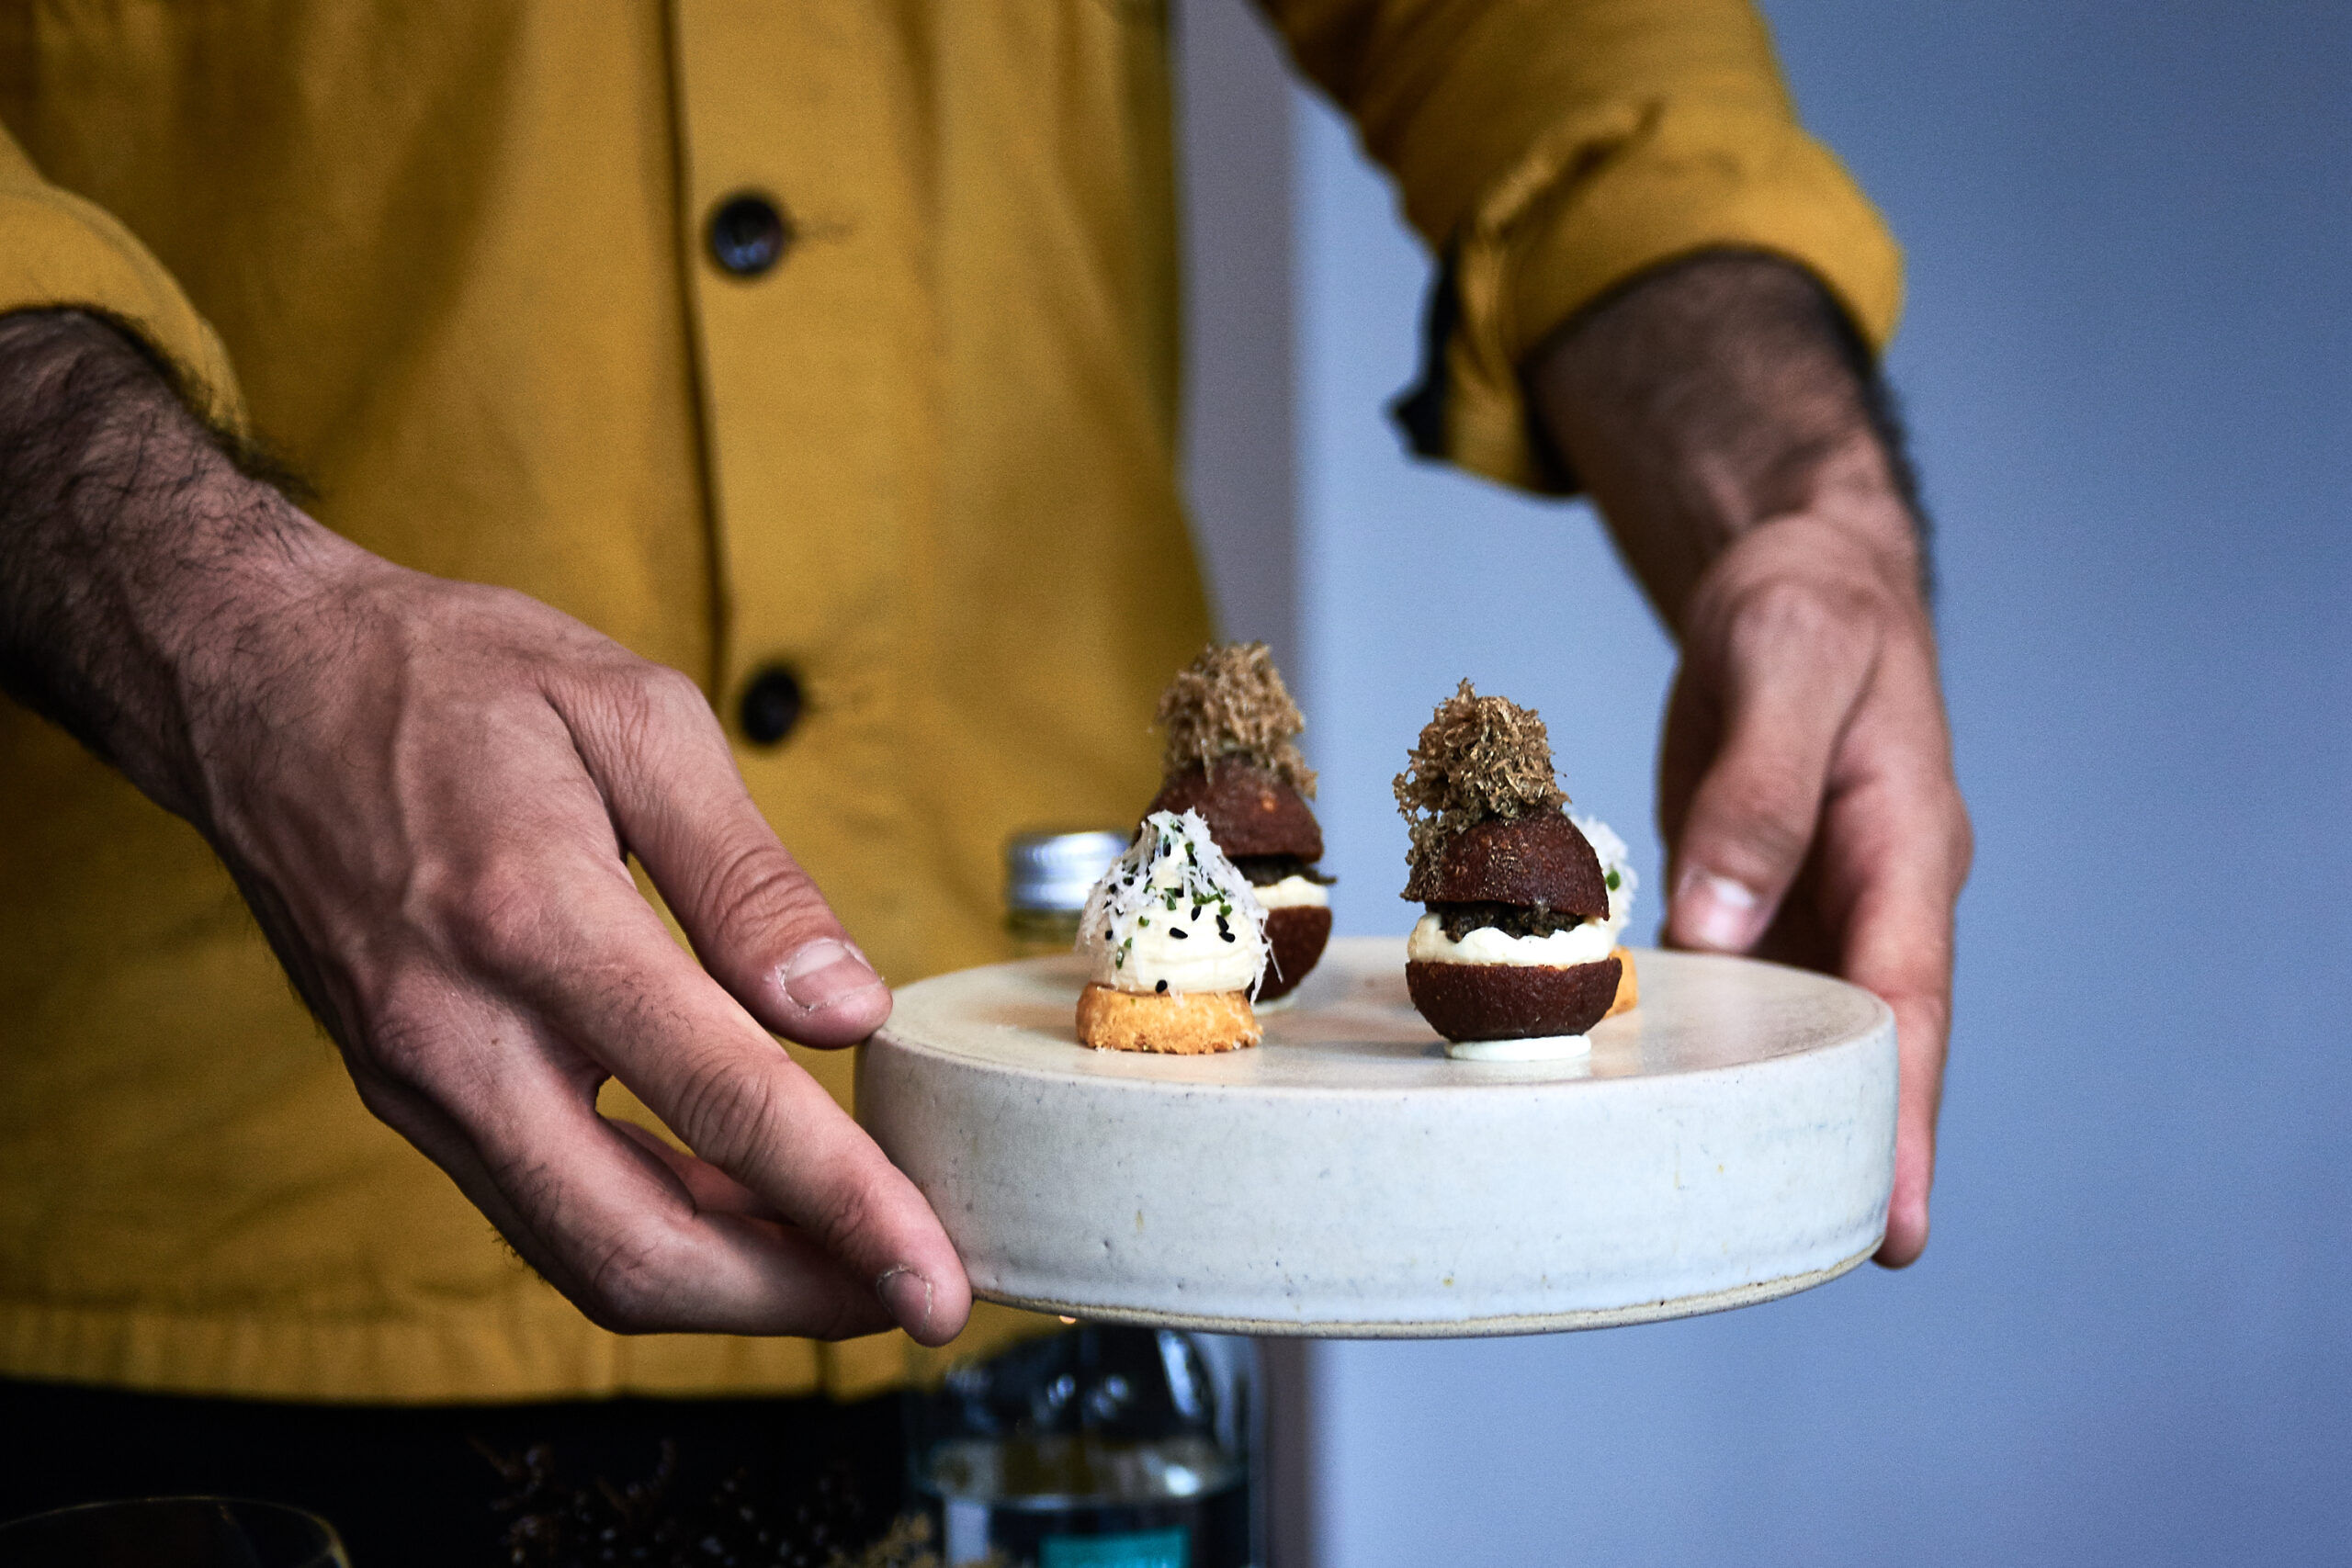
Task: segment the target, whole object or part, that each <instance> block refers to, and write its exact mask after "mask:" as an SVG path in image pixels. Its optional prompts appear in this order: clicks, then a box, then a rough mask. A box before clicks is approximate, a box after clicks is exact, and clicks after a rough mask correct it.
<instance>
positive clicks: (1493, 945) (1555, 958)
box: [1405, 915, 1617, 969]
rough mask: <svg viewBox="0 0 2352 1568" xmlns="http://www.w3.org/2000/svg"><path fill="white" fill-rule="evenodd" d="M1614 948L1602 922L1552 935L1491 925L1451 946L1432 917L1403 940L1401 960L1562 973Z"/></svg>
mask: <svg viewBox="0 0 2352 1568" xmlns="http://www.w3.org/2000/svg"><path fill="white" fill-rule="evenodd" d="M1616 945H1617V938H1616V934H1615V933H1614V932H1612V931H1610V929H1609V922H1608V921H1606V920H1587V921H1585V922H1584V923H1583V924H1582V925H1577V926H1570V927H1569V928H1568V929H1567V930H1566V931H1554V932H1553V933H1552V934H1551V935H1550V936H1510V935H1508V934H1506V933H1504V932H1502V931H1497V930H1496V929H1495V928H1494V927H1492V926H1480V927H1478V928H1477V929H1476V930H1475V931H1464V932H1463V933H1462V940H1461V941H1460V942H1455V941H1454V940H1453V938H1452V937H1449V936H1447V935H1446V934H1445V925H1444V922H1443V921H1442V920H1441V919H1439V918H1438V917H1437V916H1435V915H1423V916H1422V917H1421V918H1420V919H1419V920H1417V921H1415V922H1414V925H1413V934H1412V935H1411V936H1410V937H1408V938H1407V939H1406V941H1405V956H1406V957H1407V958H1408V959H1409V960H1411V961H1412V962H1413V963H1416V964H1519V965H1521V966H1522V967H1526V968H1533V969H1565V968H1566V967H1568V965H1570V964H1598V963H1600V961H1601V960H1602V959H1604V958H1606V957H1608V956H1609V950H1610V949H1611V948H1612V947H1614V946H1616Z"/></svg>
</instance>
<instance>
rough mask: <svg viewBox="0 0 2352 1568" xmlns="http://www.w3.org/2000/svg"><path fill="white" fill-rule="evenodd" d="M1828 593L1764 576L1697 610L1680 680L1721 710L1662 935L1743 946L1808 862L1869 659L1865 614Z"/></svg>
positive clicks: (1687, 943)
mask: <svg viewBox="0 0 2352 1568" xmlns="http://www.w3.org/2000/svg"><path fill="white" fill-rule="evenodd" d="M1835 597H1836V596H1835V595H1834V594H1829V593H1823V592H1818V591H1816V590H1815V589H1814V588H1813V587H1812V586H1811V585H1809V584H1806V583H1804V582H1801V581H1787V580H1780V581H1766V582H1761V583H1758V584H1755V585H1753V586H1752V587H1749V588H1748V589H1747V590H1746V591H1745V592H1730V593H1725V594H1724V595H1722V596H1721V597H1720V598H1718V599H1717V600H1716V601H1715V602H1714V603H1713V604H1706V605H1702V606H1700V607H1698V608H1697V609H1696V611H1695V612H1694V614H1693V615H1692V617H1691V629H1690V632H1689V634H1688V636H1687V638H1686V658H1687V660H1689V667H1688V668H1687V670H1686V671H1685V681H1686V682H1688V683H1689V685H1690V687H1691V692H1690V695H1691V697H1693V698H1695V699H1697V700H1700V701H1704V702H1707V703H1708V705H1711V706H1712V707H1713V708H1714V709H1715V710H1716V712H1717V713H1718V714H1719V715H1720V719H1719V722H1718V723H1717V724H1716V725H1715V726H1713V727H1712V728H1713V729H1714V733H1715V734H1716V735H1717V736H1719V737H1720V743H1719V744H1718V745H1717V746H1716V748H1715V750H1714V752H1713V756H1712V757H1708V758H1705V759H1703V760H1702V761H1700V762H1699V765H1698V767H1697V769H1696V771H1697V773H1698V782H1697V784H1696V787H1695V788H1694V789H1693V790H1692V791H1691V797H1690V805H1689V809H1688V812H1687V815H1685V816H1684V818H1683V820H1682V823H1681V827H1680V830H1679V833H1678V834H1677V835H1676V838H1675V842H1674V845H1673V856H1674V867H1675V869H1674V880H1673V886H1672V888H1671V890H1670V894H1669V899H1668V908H1667V922H1666V934H1667V938H1668V941H1670V942H1674V943H1675V944H1677V945H1679V946H1683V947H1694V948H1712V949H1715V950H1717V951H1721V952H1726V953H1745V952H1747V951H1748V950H1749V949H1750V948H1752V947H1753V946H1755V944H1756V942H1757V940H1758V938H1759V937H1760V936H1762V935H1763V933H1764V931H1765V929H1766V927H1768V926H1770V924H1771V921H1772V917H1773V916H1774V914H1775V913H1776V912H1777V911H1778V910H1779V908H1780V906H1781V899H1782V898H1783V897H1786V896H1787V894H1788V891H1789V886H1790V884H1791V883H1792V882H1793V881H1794V880H1795V879H1796V876H1797V873H1798V871H1799V869H1800V868H1801V867H1802V866H1803V865H1804V858H1805V853H1806V852H1807V850H1808V849H1809V848H1810V847H1811V846H1812V843H1813V839H1814V833H1815V826H1816V824H1817V823H1818V822H1819V820H1820V818H1821V811H1822V805H1823V801H1824V798H1825V796H1826V794H1827V792H1828V787H1829V773H1830V768H1831V764H1832V762H1833V760H1834V759H1835V757H1836V754H1837V750H1838V743H1839V741H1840V739H1842V738H1843V736H1844V734H1845V729H1846V726H1847V723H1848V721H1849V718H1850V717H1851V716H1852V715H1853V712H1854V709H1855V706H1856V705H1857V704H1858V703H1859V702H1860V697H1861V694H1862V692H1863V690H1864V689H1865V687H1867V685H1868V684H1869V682H1870V679H1871V670H1872V667H1873V664H1874V663H1875V660H1876V646H1877V639H1876V637H1874V636H1872V635H1871V632H1870V625H1871V623H1870V622H1869V621H1868V620H1866V619H1862V618H1858V617H1853V616H1850V615H1843V614H1841V613H1840V606H1838V604H1835V603H1834V602H1833V601H1834V599H1835Z"/></svg>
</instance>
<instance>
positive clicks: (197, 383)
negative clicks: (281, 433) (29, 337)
mask: <svg viewBox="0 0 2352 1568" xmlns="http://www.w3.org/2000/svg"><path fill="white" fill-rule="evenodd" d="M14 310H90V311H93V312H97V313H102V314H104V315H107V316H108V317H110V318H112V319H113V320H114V321H116V322H118V323H119V324H120V325H122V326H125V327H128V328H129V329H130V330H131V331H133V332H135V333H139V334H140V336H141V337H142V338H144V339H145V340H146V342H147V344H148V346H149V347H151V348H153V350H154V351H155V352H156V353H158V354H160V355H163V356H164V358H165V359H167V360H169V361H170V362H171V363H172V364H173V366H175V367H176V368H177V369H178V371H179V373H180V376H181V378H182V379H183V382H184V384H185V389H186V391H187V394H188V396H189V397H190V398H191V399H192V400H194V401H195V403H196V405H197V412H198V413H199V414H201V415H203V416H204V417H205V418H206V419H208V420H209V421H210V422H211V423H214V424H216V425H219V426H220V427H222V428H224V429H229V430H235V431H238V432H240V433H242V432H243V429H244V411H243V404H242V402H241V400H240V399H239V395H238V391H237V384H236V378H235V377H234V375H233V374H232V372H231V370H230V367H229V356H228V355H227V353H226V352H225V351H224V350H223V349H222V348H221V346H220V338H219V337H217V336H216V335H214V333H213V331H212V328H211V326H210V325H209V323H208V322H207V321H205V320H204V318H203V317H202V316H199V315H198V314H197V311H196V308H195V307H194V306H193V305H191V304H189V303H188V300H187V296H186V295H185V294H183V293H181V292H180V288H179V285H178V284H176V283H175V282H173V281H172V276H171V275H170V274H169V273H167V272H165V271H164V268H163V265H162V264H160V263H159V262H157V261H156V260H155V258H154V257H153V255H151V254H148V251H147V248H146V247H145V246H144V245H141V243H139V242H138V240H137V239H136V238H134V237H133V236H132V234H131V232H130V230H128V229H126V228H124V227H123V226H122V225H121V224H120V223H119V222H117V221H116V220H114V219H113V218H112V217H110V216H108V215H107V213H105V212H103V211H101V210H100V209H98V208H96V207H94V206H93V205H91V204H90V203H89V202H87V201H85V200H83V199H82V198H81V197H78V196H75V195H74V194H73V193H72V192H70V191H65V190H61V189H59V188H58V187H57V186H53V185H51V184H50V183H49V182H48V181H47V180H44V179H43V178H41V176H40V171H39V170H37V169H35V168H34V167H33V164H32V161H31V160H30V159H28V158H27V157H26V156H25V153H24V149H22V148H21V147H19V146H17V142H16V139H15V138H14V137H12V136H10V135H9V134H8V133H7V131H6V130H0V315H5V314H6V313H8V312H10V311H14Z"/></svg>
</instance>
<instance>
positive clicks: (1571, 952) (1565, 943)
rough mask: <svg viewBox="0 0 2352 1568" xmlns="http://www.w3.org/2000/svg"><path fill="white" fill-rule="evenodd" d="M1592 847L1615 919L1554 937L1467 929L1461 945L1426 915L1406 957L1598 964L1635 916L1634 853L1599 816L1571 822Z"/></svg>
mask: <svg viewBox="0 0 2352 1568" xmlns="http://www.w3.org/2000/svg"><path fill="white" fill-rule="evenodd" d="M1569 820H1571V821H1573V822H1574V823H1575V824H1576V825H1577V831H1578V832H1580V833H1582V834H1583V835H1584V836H1585V840H1586V841H1587V842H1589V843H1590V844H1591V845H1592V852H1593V853H1594V855H1596V856H1597V857H1599V859H1600V874H1601V876H1602V877H1603V878H1604V879H1605V880H1606V881H1607V882H1608V884H1609V917H1608V919H1589V920H1586V921H1585V922H1584V923H1583V924H1581V925H1575V926H1570V927H1568V928H1567V929H1566V931H1554V932H1553V933H1552V934H1551V935H1550V936H1510V935H1507V934H1506V933H1504V932H1502V931H1497V930H1496V929H1495V928H1494V927H1492V926H1480V927H1478V928H1477V929H1476V930H1475V931H1464V933H1463V936H1462V940H1461V941H1460V942H1455V941H1454V940H1453V938H1451V937H1449V936H1447V935H1446V934H1445V925H1444V922H1443V921H1442V920H1441V919H1439V918H1438V917H1437V916H1435V915H1423V916H1422V917H1421V918H1420V919H1419V921H1418V922H1416V923H1415V925H1414V927H1413V934H1412V935H1411V936H1410V937H1409V938H1408V939H1407V940H1406V942H1405V956H1406V957H1407V958H1408V960H1411V961H1412V962H1414V963H1417V964H1518V965H1521V966H1522V967H1525V968H1534V969H1565V968H1567V967H1568V966H1569V965H1571V964H1598V963H1600V961H1601V960H1602V959H1604V958H1606V957H1608V956H1609V953H1610V950H1611V949H1612V948H1614V947H1615V946H1616V945H1617V939H1618V934H1619V933H1620V932H1622V931H1623V930H1624V929H1625V922H1626V921H1628V920H1630V919H1633V916H1634V888H1635V887H1636V886H1638V885H1639V879H1638V878H1637V877H1635V876H1634V863H1633V855H1632V852H1631V851H1629V850H1627V849H1626V847H1625V840H1623V839H1621V838H1619V837H1618V836H1617V835H1616V833H1614V832H1613V831H1611V829H1610V826H1609V824H1608V823H1606V822H1603V821H1602V820H1601V819H1600V818H1598V817H1574V818H1569Z"/></svg>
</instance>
